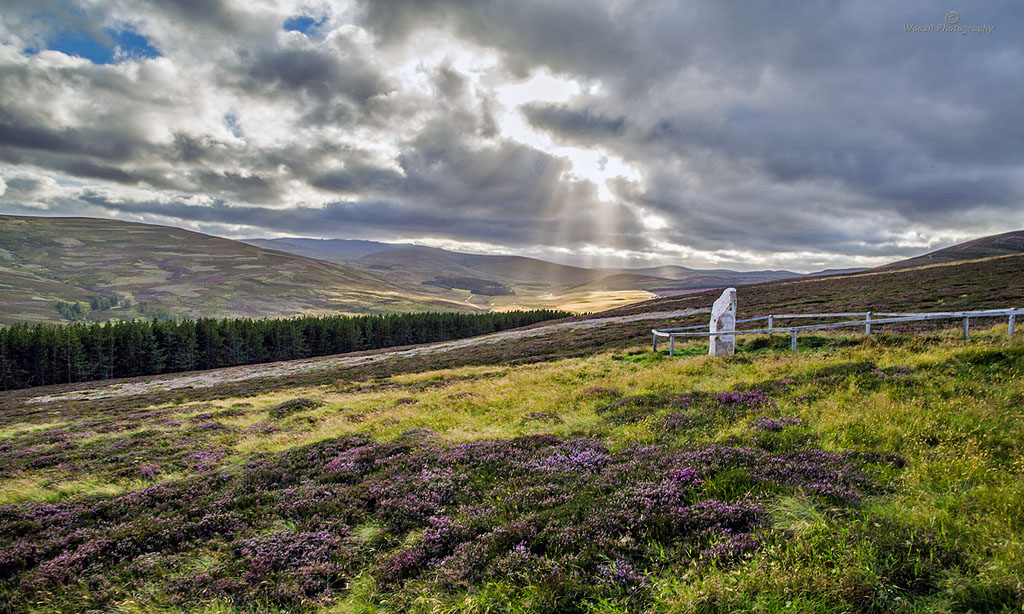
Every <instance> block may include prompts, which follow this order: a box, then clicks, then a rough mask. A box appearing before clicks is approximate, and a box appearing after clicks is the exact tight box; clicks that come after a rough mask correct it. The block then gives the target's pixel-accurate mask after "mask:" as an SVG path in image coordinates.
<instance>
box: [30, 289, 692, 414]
mask: <svg viewBox="0 0 1024 614" xmlns="http://www.w3.org/2000/svg"><path fill="white" fill-rule="evenodd" d="M708 311H710V310H709V309H706V308H705V309H683V310H677V311H654V312H650V313H639V314H632V315H625V316H614V317H607V318H591V319H588V320H577V321H574V322H559V323H556V324H548V325H546V326H538V327H535V328H527V329H518V330H508V331H503V332H500V333H491V334H489V335H482V336H480V337H470V338H468V339H457V340H455V341H441V342H438V343H429V344H425V345H418V346H416V347H412V348H408V349H404V350H384V351H381V352H378V353H375V354H362V355H359V356H353V355H351V354H337V355H334V356H321V357H319V358H305V359H301V360H290V361H286V362H272V363H264V364H258V365H244V366H240V367H225V368H223V369H211V370H209V371H201V372H190V373H183V374H180V375H173V374H171V375H164V376H153V378H151V379H146V380H145V381H141V382H139V381H136V382H122V383H116V384H102V383H98V384H97V385H96V386H95V387H93V388H89V389H88V390H76V391H74V392H67V393H64V394H47V395H40V396H37V397H32V398H30V399H28V402H29V403H50V402H53V401H84V400H90V399H103V398H107V397H112V396H133V395H137V394H146V393H151V392H163V391H167V390H174V389H177V388H208V387H210V386H216V385H219V384H225V383H230V382H240V381H245V380H249V379H255V378H262V377H278V376H286V375H295V374H299V373H309V372H313V371H323V370H328V369H334V368H337V367H351V366H356V365H367V364H373V363H376V362H381V361H384V360H388V359H391V358H400V357H408V356H421V355H424V354H440V353H444V352H450V351H451V350H457V349H460V348H465V347H470V346H474V345H484V344H493V343H500V342H502V341H508V340H510V339H526V338H530V337H540V336H542V335H549V334H551V333H553V332H555V331H559V330H565V329H573V330H585V329H588V328H597V327H600V326H604V325H606V324H620V323H623V322H638V321H641V320H667V319H670V318H681V317H685V316H689V315H693V314H695V313H704V312H708Z"/></svg>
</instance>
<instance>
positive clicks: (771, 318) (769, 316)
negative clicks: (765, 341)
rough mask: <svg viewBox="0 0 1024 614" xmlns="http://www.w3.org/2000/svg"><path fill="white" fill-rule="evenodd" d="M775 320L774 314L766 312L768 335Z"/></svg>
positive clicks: (770, 333)
mask: <svg viewBox="0 0 1024 614" xmlns="http://www.w3.org/2000/svg"><path fill="white" fill-rule="evenodd" d="M774 322H775V316H773V315H771V314H768V336H769V337H771V336H772V325H773V324H774Z"/></svg>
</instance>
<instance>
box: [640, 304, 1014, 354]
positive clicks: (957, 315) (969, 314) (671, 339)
mask: <svg viewBox="0 0 1024 614" xmlns="http://www.w3.org/2000/svg"><path fill="white" fill-rule="evenodd" d="M1018 314H1021V315H1024V309H1021V308H1019V307H1012V308H1009V309H980V310H975V311H936V312H920V313H905V312H873V311H855V312H844V313H773V314H770V315H766V316H757V317H754V318H745V319H742V320H736V324H744V323H747V322H760V321H765V320H767V322H768V326H767V328H753V329H745V330H736V331H728V332H723V331H718V332H717V333H712V332H709V331H707V330H702V331H700V332H689V331H698V329H707V328H708V325H707V324H698V325H696V326H681V327H676V328H655V329H652V330H651V333H652V335H653V343H652V346H653V348H654V351H655V352H657V351H658V339H659V338H662V337H667V338H668V353H669V356H675V345H676V337H683V338H689V337H713V336H719V335H726V334H728V335H772V334H774V333H789V334H790V348H791V349H792V350H793V351H794V352H796V344H797V335H798V334H799V333H801V332H804V331H812V330H828V329H834V328H853V327H861V326H863V327H864V334H865V335H870V334H871V327H872V326H873V325H879V324H902V323H905V322H927V321H929V320H963V328H964V339H965V340H966V339H968V338H969V337H970V331H971V318H993V317H1006V318H1008V323H1007V334H1009V335H1010V336H1013V333H1014V330H1015V328H1016V320H1017V315H1018ZM799 318H808V319H809V318H863V319H860V320H850V321H846V322H831V323H827V324H806V325H803V326H783V327H777V326H775V321H776V320H793V319H799Z"/></svg>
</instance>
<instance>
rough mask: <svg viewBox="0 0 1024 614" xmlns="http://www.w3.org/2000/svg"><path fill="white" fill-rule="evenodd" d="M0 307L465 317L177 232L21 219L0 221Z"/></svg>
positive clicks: (10, 316) (54, 316)
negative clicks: (413, 313) (432, 313)
mask: <svg viewBox="0 0 1024 614" xmlns="http://www.w3.org/2000/svg"><path fill="white" fill-rule="evenodd" d="M0 297H2V300H0V322H4V323H11V322H16V321H68V320H75V319H85V320H97V321H102V320H107V319H112V318H133V317H143V318H148V317H202V316H212V317H229V316H231V317H271V316H291V315H298V314H304V313H338V312H341V313H388V312H399V311H416V310H427V309H432V310H449V311H451V310H454V311H471V310H474V308H473V307H470V306H468V305H466V304H464V303H462V302H460V300H459V299H458V298H455V299H452V298H449V297H446V296H445V295H444V294H443V293H442V292H441V291H440V290H439V289H437V288H431V287H427V286H420V285H418V284H416V285H403V284H400V283H396V282H395V281H394V280H388V279H384V278H382V277H380V276H379V275H375V274H373V273H371V272H368V271H365V270H358V269H355V268H351V267H346V266H344V265H341V264H338V263H334V262H324V261H320V260H314V259H311V258H305V257H302V256H296V255H294V254H288V253H284V252H279V251H274V250H268V249H263V248H260V247H255V246H252V245H247V244H244V243H240V242H238V241H231V240H228V239H222V238H218V237H212V236H209V235H204V234H200V233H196V232H190V231H187V230H182V229H180V228H172V227H165V226H154V225H148V224H137V223H130V222H120V221H114V220H105V219H91V218H42V217H22V216H0ZM90 302H92V303H93V304H92V305H91V306H90V305H89V303H90ZM61 303H68V304H70V305H72V306H73V305H75V304H76V303H77V304H78V306H77V307H74V308H73V309H74V310H72V309H71V307H69V306H67V305H65V306H63V307H62V306H61ZM115 303H116V304H115ZM59 309H60V310H62V311H58V310H59Z"/></svg>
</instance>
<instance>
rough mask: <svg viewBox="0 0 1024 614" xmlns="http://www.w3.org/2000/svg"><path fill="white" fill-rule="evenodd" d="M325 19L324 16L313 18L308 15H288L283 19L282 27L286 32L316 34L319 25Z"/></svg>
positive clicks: (322, 23)
mask: <svg viewBox="0 0 1024 614" xmlns="http://www.w3.org/2000/svg"><path fill="white" fill-rule="evenodd" d="M325 21H327V18H326V17H321V18H320V19H314V18H312V17H310V16H308V15H298V16H296V17H289V18H288V19H286V20H285V21H284V29H285V30H287V31H288V32H302V33H303V34H305V35H307V36H308V35H311V34H317V33H318V32H317V31H318V30H319V29H320V26H322V25H324V22H325Z"/></svg>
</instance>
